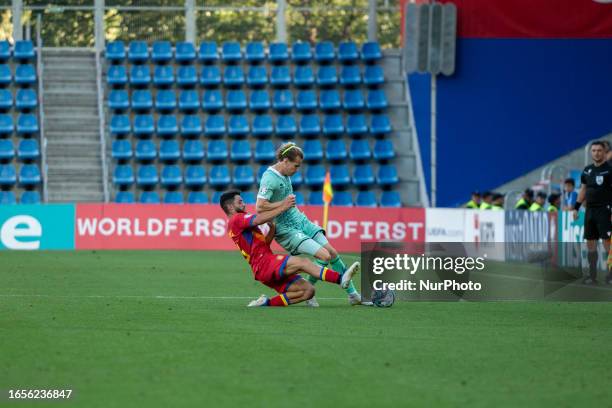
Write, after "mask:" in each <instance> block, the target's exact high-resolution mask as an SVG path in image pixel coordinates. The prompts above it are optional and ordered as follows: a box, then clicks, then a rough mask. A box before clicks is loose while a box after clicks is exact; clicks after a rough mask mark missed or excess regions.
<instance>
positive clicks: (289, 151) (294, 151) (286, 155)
mask: <svg viewBox="0 0 612 408" xmlns="http://www.w3.org/2000/svg"><path fill="white" fill-rule="evenodd" d="M298 157H300V158H301V159H303V158H304V152H303V151H302V149H300V147H299V146H298V145H296V144H295V143H293V142H288V143H284V144H283V145H282V146H281V147H279V148H278V150H276V159H277V160H278V161H279V162H280V161H283V160H284V159H289V160H290V161H296V160H297V158H298Z"/></svg>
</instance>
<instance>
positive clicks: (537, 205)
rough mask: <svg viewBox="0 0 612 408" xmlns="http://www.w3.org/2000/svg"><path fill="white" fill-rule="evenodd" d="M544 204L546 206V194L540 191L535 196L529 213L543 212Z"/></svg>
mask: <svg viewBox="0 0 612 408" xmlns="http://www.w3.org/2000/svg"><path fill="white" fill-rule="evenodd" d="M544 204H546V193H544V192H542V191H540V192H539V193H538V194H536V198H535V201H534V202H533V203H532V204H531V206H530V207H529V211H534V212H535V211H544Z"/></svg>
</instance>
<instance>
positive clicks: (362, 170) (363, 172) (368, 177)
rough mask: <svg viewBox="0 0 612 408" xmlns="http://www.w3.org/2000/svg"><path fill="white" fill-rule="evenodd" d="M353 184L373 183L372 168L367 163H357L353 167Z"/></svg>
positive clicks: (365, 184) (366, 184)
mask: <svg viewBox="0 0 612 408" xmlns="http://www.w3.org/2000/svg"><path fill="white" fill-rule="evenodd" d="M353 184H354V185H356V186H366V187H367V186H371V185H373V184H374V170H372V166H370V165H369V164H359V165H357V166H355V168H354V169H353Z"/></svg>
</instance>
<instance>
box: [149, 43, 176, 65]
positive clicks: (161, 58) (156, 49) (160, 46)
mask: <svg viewBox="0 0 612 408" xmlns="http://www.w3.org/2000/svg"><path fill="white" fill-rule="evenodd" d="M151 60H152V61H153V62H154V63H162V64H165V63H167V62H170V61H171V60H172V44H170V41H154V42H153V45H152V46H151Z"/></svg>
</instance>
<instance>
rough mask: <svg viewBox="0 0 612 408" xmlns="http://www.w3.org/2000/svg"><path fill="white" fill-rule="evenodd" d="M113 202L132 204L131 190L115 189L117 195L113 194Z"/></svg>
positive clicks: (132, 195) (132, 194)
mask: <svg viewBox="0 0 612 408" xmlns="http://www.w3.org/2000/svg"><path fill="white" fill-rule="evenodd" d="M115 203H117V204H133V203H134V193H132V192H131V191H117V195H116V196H115Z"/></svg>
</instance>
